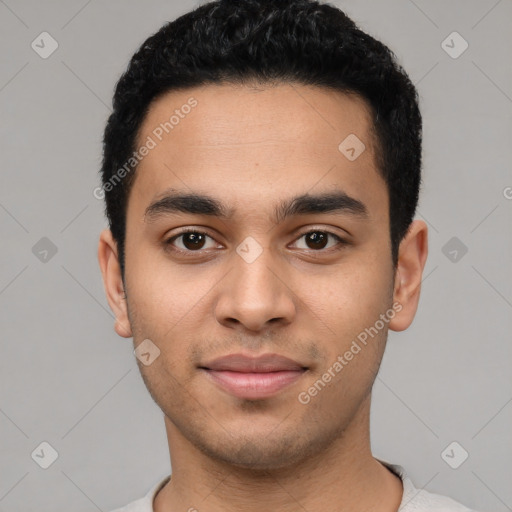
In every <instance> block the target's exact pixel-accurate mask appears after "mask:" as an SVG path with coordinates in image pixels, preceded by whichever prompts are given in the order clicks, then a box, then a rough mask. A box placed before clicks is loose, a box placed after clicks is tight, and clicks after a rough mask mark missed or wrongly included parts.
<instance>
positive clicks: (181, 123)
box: [99, 0, 427, 468]
mask: <svg viewBox="0 0 512 512" xmlns="http://www.w3.org/2000/svg"><path fill="white" fill-rule="evenodd" d="M420 168H421V116H420V112H419V108H418V100H417V93H416V90H415V88H414V86H413V85H412V83H411V82H410V80H409V78H408V77H407V75H406V73H405V72H404V71H403V69H402V68H401V67H400V66H399V64H398V63H397V62H396V59H395V57H394V55H393V54H392V52H391V51H390V50H389V49H388V48H387V47H386V46H384V45H383V44H382V43H380V42H378V41H376V40H375V39H373V38H372V37H370V36H369V35H367V34H365V33H364V32H362V31H361V30H359V29H358V28H357V27H356V25H355V24H354V22H353V21H352V20H350V19H349V18H348V17H347V16H346V15H345V14H344V13H343V12H341V11H340V10H338V9H337V8H335V7H331V6H329V5H326V4H320V3H318V2H316V1H309V0H298V1H297V0H279V1H275V2H266V1H264V0H242V1H234V0H219V1H215V2H212V3H209V4H206V5H203V6H202V7H200V8H198V9H196V10H195V11H193V12H191V13H189V14H186V15H185V16H182V17H181V18H179V19H177V20H176V21H174V22H172V23H168V24H166V25H164V26H163V27H162V28H161V29H160V30H159V31H158V32H157V33H156V34H154V35H153V36H151V37H150V38H149V39H147V41H145V42H144V43H143V45H142V46H141V47H140V49H139V50H138V51H137V52H136V53H135V55H134V56H133V58H132V59H131V61H130V64H129V66H128V69H127V71H126V72H125V73H124V74H123V76H122V77H121V79H120V80H119V82H118V84H117V87H116V91H115V95H114V111H113V113H112V115H111V116H110V118H109V120H108V123H107V127H106V130H105V136H104V159H103V166H102V169H101V173H102V180H103V189H102V191H101V194H100V195H102V194H103V193H104V196H105V200H106V214H107V218H108V220H109V228H110V229H109V230H105V231H104V232H103V233H102V236H101V239H100V247H99V260H100V265H101V269H102V273H103V277H104V282H105V288H106V291H107V296H108V300H109V303H110V305H111V307H112V309H113V311H114V312H115V314H116V318H117V323H116V331H117V332H118V334H120V335H121V336H125V337H132V336H133V338H134V343H135V346H139V345H140V344H141V343H142V342H143V340H151V341H150V342H149V343H150V346H151V347H152V350H153V351H154V352H153V353H154V354H157V353H158V357H156V358H155V359H154V360H152V362H151V364H149V365H147V366H146V365H145V364H142V363H141V362H140V361H139V367H140V370H141V373H142V375H143V378H144V380H145V383H146V385H147V387H148V389H149V391H150V393H151V395H152V396H153V398H154V400H155V401H156V403H157V404H158V405H159V406H160V407H161V409H162V411H163V412H164V413H165V415H166V422H167V427H168V433H170V434H171V435H174V436H175V437H176V438H178V437H180V436H181V437H182V438H186V439H187V440H188V441H190V442H191V443H192V444H193V445H194V446H197V447H198V448H199V449H200V450H201V451H202V452H204V453H206V454H208V455H210V456H211V457H215V458H218V459H222V460H224V461H226V462H229V463H233V464H237V465H239V466H243V467H251V468H256V467H258V468H271V467H278V466H281V467H282V466H286V465H289V464H292V463H296V462H297V461H299V460H301V459H303V458H305V457H307V456H308V455H311V454H312V453H318V452H319V451H321V450H322V449H324V448H327V447H328V446H329V444H330V443H332V442H333V440H334V439H337V438H339V437H340V436H341V435H342V433H343V432H346V431H348V430H350V428H353V429H354V428H355V426H354V425H356V424H357V425H359V426H360V427H361V426H362V425H364V423H365V418H366V419H367V414H368V406H369V397H370V393H371V387H372V385H373V382H374V379H375V376H376V374H377V372H378V368H379V365H380V362H381V358H382V354H383V351H384V347H385V342H386V339H387V333H388V329H394V330H403V329H405V328H407V327H408V325H409V324H410V323H411V322H412V319H413V317H414V314H415V311H416V308H417V303H418V297H419V288H420V283H421V273H422V270H423V266H424V263H425V259H426V254H427V242H426V227H425V225H424V223H421V222H419V221H414V222H413V217H414V213H415V209H416V205H417V201H418V193H419V186H420V181H421V180H420ZM184 232H185V234H184ZM365 334H366V336H365ZM358 340H359V341H358ZM354 342H355V344H354ZM144 343H147V342H144ZM143 346H145V345H143ZM150 352H151V351H150ZM348 352H351V353H352V356H350V355H349V354H348ZM230 353H244V354H246V355H259V354H269V353H273V354H279V355H282V356H285V357H287V358H289V359H292V360H293V361H295V362H296V363H298V365H299V366H300V367H301V368H302V370H303V371H302V372H301V374H300V376H299V378H298V379H297V380H296V381H294V382H293V383H292V384H290V385H288V386H287V387H285V389H283V390H282V391H280V392H279V393H276V394H273V395H272V396H268V397H258V398H256V397H252V398H250V397H249V398H248V397H240V396H234V395H233V394H232V393H229V392H226V390H225V389H223V388H221V387H219V386H218V385H217V383H215V382H213V380H212V379H211V375H209V374H208V364H209V363H210V362H211V361H212V360H213V359H215V358H218V357H219V356H224V355H226V354H230ZM344 354H346V355H347V357H346V358H344V357H343V356H344ZM340 356H341V358H342V360H340ZM151 359H152V357H151ZM336 362H337V363H338V364H337V365H336ZM328 375H330V377H329V376H328ZM319 381H321V382H323V384H322V383H319ZM314 389H316V392H315V391H314ZM308 397H309V398H308ZM333 406H335V407H333ZM320 418H321V420H322V421H320ZM319 425H321V426H319ZM361 428H363V427H361Z"/></svg>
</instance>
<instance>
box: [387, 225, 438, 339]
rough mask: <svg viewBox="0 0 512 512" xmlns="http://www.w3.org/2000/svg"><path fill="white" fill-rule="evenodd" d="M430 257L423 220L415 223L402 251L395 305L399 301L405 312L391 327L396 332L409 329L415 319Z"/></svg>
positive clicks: (399, 314)
mask: <svg viewBox="0 0 512 512" xmlns="http://www.w3.org/2000/svg"><path fill="white" fill-rule="evenodd" d="M427 255H428V228H427V225H426V224H425V222H423V221H421V220H415V221H413V222H412V224H411V226H410V227H409V230H408V232H407V234H406V235H405V237H404V239H403V240H402V242H401V243H400V248H399V254H398V264H397V269H396V274H395V283H394V291H393V302H398V303H399V304H400V305H401V310H400V311H399V312H398V313H397V314H396V316H395V317H394V318H393V319H392V320H391V321H390V322H389V328H390V329H391V330H393V331H403V330H405V329H407V328H408V327H409V326H410V325H411V323H412V321H413V319H414V316H415V314H416V310H417V308H418V302H419V298H420V290H421V280H422V276H423V269H424V267H425V262H426V260H427Z"/></svg>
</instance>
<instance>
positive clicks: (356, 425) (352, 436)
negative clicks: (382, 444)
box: [153, 400, 403, 512]
mask: <svg viewBox="0 0 512 512" xmlns="http://www.w3.org/2000/svg"><path fill="white" fill-rule="evenodd" d="M369 405H370V402H369V400H368V403H367V404H365V407H364V408H362V410H361V411H360V414H358V415H357V416H356V417H355V418H354V421H353V422H352V423H351V424H350V425H349V426H348V427H347V429H345V431H344V432H343V433H342V434H341V435H340V436H338V438H337V439H336V440H335V441H334V442H333V443H332V444H331V445H330V446H329V447H328V448H327V449H326V450H324V451H323V452H321V453H318V454H316V456H314V457H310V458H308V459H307V460H303V461H302V462H300V463H298V464H294V465H293V466H292V467H280V468H275V469H271V470H254V469H248V468H241V467H235V466H233V465H231V464H227V463H225V462H224V461H219V460H212V459H211V458H210V457H208V456H207V455H205V454H204V453H202V452H200V451H199V450H198V449H197V448H196V447H195V446H193V445H191V443H190V442H189V441H188V440H187V439H186V438H185V437H183V436H182V434H181V432H179V431H178V429H177V428H176V427H175V425H174V424H173V423H172V422H171V421H170V420H169V419H168V418H167V417H166V418H165V422H166V430H167V437H168V441H169V447H170V453H171V465H172V477H171V480H170V481H169V483H168V484H167V485H166V486H165V487H164V488H163V489H162V490H161V491H160V492H159V493H158V494H157V496H156V498H155V500H154V505H153V507H154V511H155V512H165V511H167V512H168V511H170V510H191V511H192V510H194V509H196V510H198V511H201V510H208V512H221V511H222V512H235V511H240V510H243V511H244V512H253V511H254V512H256V511H257V512H261V509H262V507H263V508H264V509H266V510H279V511H282V512H292V511H296V510H298V509H305V510H308V511H310V512H316V511H323V510H336V511H339V512H348V511H349V510H350V511H354V510H358V511H364V510H372V511H379V512H381V511H382V512H396V511H397V510H398V508H399V505H400V502H401V499H402V493H403V489H402V482H401V480H400V479H399V478H398V477H397V476H396V475H394V474H393V473H392V472H391V471H390V470H388V469H387V468H385V467H384V466H383V465H382V464H381V463H380V462H378V461H377V460H376V459H375V458H374V457H373V456H372V454H371V450H370V440H369ZM171 447H172V449H171Z"/></svg>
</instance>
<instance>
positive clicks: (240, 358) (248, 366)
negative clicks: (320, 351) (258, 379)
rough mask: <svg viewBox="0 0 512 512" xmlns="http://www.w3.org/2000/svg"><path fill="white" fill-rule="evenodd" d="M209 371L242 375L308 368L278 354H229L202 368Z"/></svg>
mask: <svg viewBox="0 0 512 512" xmlns="http://www.w3.org/2000/svg"><path fill="white" fill-rule="evenodd" d="M200 367H201V368H206V369H207V370H215V371H232V372H241V373H268V372H278V371H286V370H288V371H298V370H304V369H306V367H304V366H302V365H301V364H299V363H298V362H297V361H294V360H292V359H289V358H287V357H284V356H280V355H278V354H263V355H260V356H257V357H253V356H247V355H245V354H229V355H227V356H223V357H219V358H217V359H214V360H213V361H210V362H208V363H205V364H203V365H201V366H200Z"/></svg>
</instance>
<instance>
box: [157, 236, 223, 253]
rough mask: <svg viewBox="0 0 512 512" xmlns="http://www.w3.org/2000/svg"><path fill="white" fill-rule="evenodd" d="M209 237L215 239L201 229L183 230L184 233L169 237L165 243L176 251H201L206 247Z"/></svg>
mask: <svg viewBox="0 0 512 512" xmlns="http://www.w3.org/2000/svg"><path fill="white" fill-rule="evenodd" d="M207 239H210V240H212V241H213V238H212V237H211V236H209V235H208V234H206V233H203V232H201V231H183V232H182V233H179V234H178V235H175V236H173V237H171V238H169V240H167V241H166V242H165V244H166V245H167V246H169V247H170V248H172V250H173V251H176V252H181V253H186V252H189V253H190V252H199V251H200V250H201V249H204V248H205V245H206V244H207ZM177 242H180V243H177ZM213 246H215V244H213ZM213 246H212V247H213ZM212 247H210V248H212Z"/></svg>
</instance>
